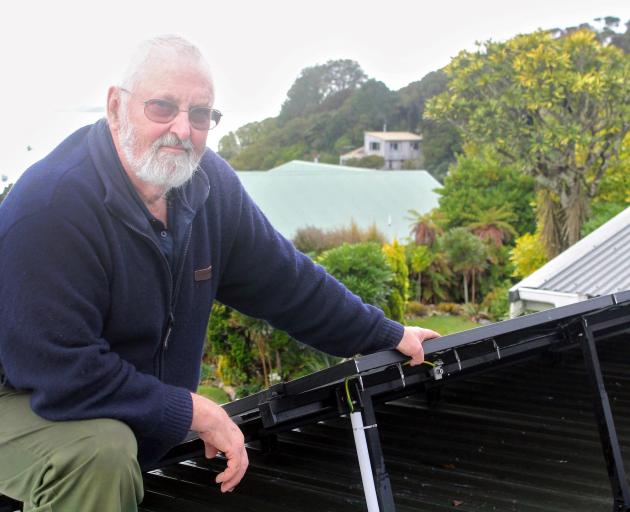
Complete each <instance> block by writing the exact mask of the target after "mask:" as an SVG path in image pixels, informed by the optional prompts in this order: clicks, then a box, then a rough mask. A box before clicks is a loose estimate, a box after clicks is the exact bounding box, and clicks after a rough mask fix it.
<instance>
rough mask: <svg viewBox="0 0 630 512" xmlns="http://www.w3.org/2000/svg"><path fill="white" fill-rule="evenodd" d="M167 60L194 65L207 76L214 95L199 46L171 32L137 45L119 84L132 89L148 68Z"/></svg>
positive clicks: (209, 75) (167, 61)
mask: <svg viewBox="0 0 630 512" xmlns="http://www.w3.org/2000/svg"><path fill="white" fill-rule="evenodd" d="M169 62H178V63H181V62H184V63H190V64H193V65H195V66H196V67H197V68H198V69H199V70H200V71H201V72H202V73H204V74H205V75H206V76H207V78H208V82H209V84H210V88H211V91H212V94H213V95H214V91H213V89H214V86H213V82H212V75H211V73H210V66H209V65H208V63H207V62H206V59H205V58H204V57H203V55H202V54H201V52H200V51H199V48H197V47H196V46H195V45H194V44H192V43H191V42H190V41H188V40H186V39H184V38H183V37H181V36H177V35H172V34H167V35H162V36H157V37H154V38H151V39H147V40H146V41H144V42H142V43H141V44H140V45H139V46H138V48H137V50H136V51H135V53H134V54H133V55H132V57H131V59H130V60H129V64H128V65H127V68H126V69H125V72H124V73H123V76H122V81H121V86H122V87H124V88H125V89H128V90H130V91H133V90H134V88H135V87H136V86H137V85H138V82H140V80H141V79H142V77H143V75H144V74H145V73H146V72H147V71H148V70H150V69H153V67H158V66H161V65H164V63H169Z"/></svg>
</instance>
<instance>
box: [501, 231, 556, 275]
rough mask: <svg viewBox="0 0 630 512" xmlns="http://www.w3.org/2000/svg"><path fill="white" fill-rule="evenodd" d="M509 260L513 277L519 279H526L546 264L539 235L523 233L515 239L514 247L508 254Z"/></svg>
mask: <svg viewBox="0 0 630 512" xmlns="http://www.w3.org/2000/svg"><path fill="white" fill-rule="evenodd" d="M510 260H511V261H512V263H513V264H514V276H515V277H521V278H524V277H527V276H528V275H530V274H531V273H532V272H534V271H535V270H538V269H539V268H540V267H542V266H543V265H544V264H545V263H547V258H546V256H545V251H544V247H543V245H542V241H541V239H540V235H539V234H538V233H535V234H533V235H532V234H531V233H525V234H524V235H523V236H521V237H519V238H517V240H516V246H515V247H514V249H512V251H511V253H510Z"/></svg>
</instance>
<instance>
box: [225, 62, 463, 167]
mask: <svg viewBox="0 0 630 512" xmlns="http://www.w3.org/2000/svg"><path fill="white" fill-rule="evenodd" d="M446 83H447V78H446V75H445V74H444V72H443V71H435V72H432V73H429V74H428V75H426V76H425V77H424V78H423V79H422V80H419V81H417V82H413V83H411V84H409V85H408V86H406V87H404V88H402V89H400V90H399V91H391V90H390V89H388V88H387V86H386V85H385V84H384V83H383V82H380V81H378V80H376V79H373V78H369V77H368V76H367V75H366V74H365V73H364V72H363V70H362V69H361V67H360V65H359V64H358V63H357V62H354V61H351V60H332V61H329V62H327V63H325V64H320V65H316V66H312V67H308V68H306V69H304V70H303V71H302V73H301V74H300V76H299V77H298V79H297V80H296V81H295V83H294V84H293V86H292V87H291V89H290V90H289V92H288V93H287V99H286V101H285V102H284V104H283V105H282V109H281V111H280V114H279V116H278V117H275V118H268V119H265V120H264V121H260V122H253V123H249V124H246V125H245V126H242V127H241V128H239V129H238V130H236V132H230V133H229V134H228V135H226V136H224V137H223V138H222V139H221V140H220V141H219V153H220V154H221V155H222V156H223V157H224V158H226V159H227V160H229V161H230V163H231V164H232V166H233V167H234V168H235V169H237V170H265V169H270V168H272V167H275V166H277V165H280V164H282V163H285V162H287V161H290V160H294V159H303V160H313V159H315V158H318V159H319V161H320V162H325V163H339V155H340V154H343V153H346V152H348V151H350V150H352V149H354V148H356V147H359V146H361V145H362V144H363V132H364V131H381V130H383V128H384V127H386V128H387V130H388V131H409V132H414V133H422V135H423V137H424V147H425V148H427V149H426V150H425V151H426V153H425V155H424V159H423V161H422V162H417V163H416V168H417V166H418V165H420V166H421V167H422V168H425V169H427V170H429V171H431V172H433V173H435V174H436V175H438V176H441V175H443V174H444V173H445V171H446V169H447V168H448V165H449V164H450V163H452V162H453V161H454V153H455V151H457V150H458V149H459V138H458V136H457V133H456V131H455V130H454V129H453V128H451V127H450V126H449V125H448V124H447V123H442V122H435V121H424V120H423V112H424V105H425V102H426V101H427V100H428V99H429V98H431V97H432V96H435V95H436V94H439V93H441V92H443V91H444V90H445V87H446Z"/></svg>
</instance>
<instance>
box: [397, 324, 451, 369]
mask: <svg viewBox="0 0 630 512" xmlns="http://www.w3.org/2000/svg"><path fill="white" fill-rule="evenodd" d="M439 336H440V334H439V333H437V332H435V331H432V330H431V329H423V328H422V327H405V332H404V333H403V337H402V340H400V343H399V344H398V346H397V347H396V350H398V352H400V353H401V354H404V355H406V356H409V357H411V361H410V363H409V364H410V365H411V366H415V365H417V364H422V362H423V361H424V349H423V348H422V342H423V341H424V340H430V339H431V338H437V337H439Z"/></svg>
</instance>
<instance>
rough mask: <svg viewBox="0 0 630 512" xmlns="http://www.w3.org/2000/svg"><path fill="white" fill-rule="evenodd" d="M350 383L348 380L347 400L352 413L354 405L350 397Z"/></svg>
mask: <svg viewBox="0 0 630 512" xmlns="http://www.w3.org/2000/svg"><path fill="white" fill-rule="evenodd" d="M349 383H350V379H349V378H348V379H346V384H345V386H346V399H347V400H348V405H349V406H350V412H354V404H353V403H352V398H351V397H350V388H349V387H348V384H349Z"/></svg>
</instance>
